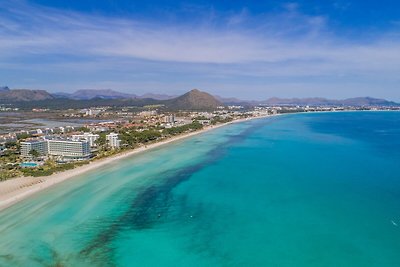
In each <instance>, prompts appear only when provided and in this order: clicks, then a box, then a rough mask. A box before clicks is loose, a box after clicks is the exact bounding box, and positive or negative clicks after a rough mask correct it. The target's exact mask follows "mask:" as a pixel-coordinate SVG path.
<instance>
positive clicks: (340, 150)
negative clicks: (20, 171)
mask: <svg viewBox="0 0 400 267" xmlns="http://www.w3.org/2000/svg"><path fill="white" fill-rule="evenodd" d="M399 162H400V113H396V112H348V113H320V114H297V115H288V116H281V117H275V118H269V119H260V120H253V121H249V122H245V123H240V124H235V125H230V126H227V127H223V128H220V129H217V130H214V131H212V132H208V133H205V134H202V135H199V136H196V137H192V138H190V139H187V140H185V141H180V142H178V143H174V144H171V145H168V146H164V147H162V148H158V149H155V150H152V151H150V152H148V153H144V154H142V155H136V156H134V157H131V158H129V159H125V160H121V161H120V162H118V163H115V164H113V165H108V166H104V167H102V168H101V169H99V170H97V171H96V172H91V173H89V174H86V175H85V176H82V177H79V178H76V179H72V180H69V181H66V182H64V183H62V184H59V185H57V186H55V187H53V188H51V189H49V190H46V191H45V192H43V193H40V195H36V196H34V197H32V198H30V199H28V200H25V201H23V202H21V203H19V204H17V205H15V206H13V207H11V208H9V209H7V210H5V211H3V212H1V213H0V266H27V265H29V266H56V265H57V266H400V256H399V255H400V253H399V251H400V175H399V171H398V165H399ZM396 224H398V226H397V225H396Z"/></svg>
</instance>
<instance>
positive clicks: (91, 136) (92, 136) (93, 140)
mask: <svg viewBox="0 0 400 267" xmlns="http://www.w3.org/2000/svg"><path fill="white" fill-rule="evenodd" d="M82 139H83V140H86V141H89V144H90V146H91V147H95V146H96V140H97V139H99V135H98V134H92V133H84V134H74V135H72V140H74V141H79V140H82Z"/></svg>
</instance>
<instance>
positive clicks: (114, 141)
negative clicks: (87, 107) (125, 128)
mask: <svg viewBox="0 0 400 267" xmlns="http://www.w3.org/2000/svg"><path fill="white" fill-rule="evenodd" d="M106 140H107V142H108V145H109V146H110V147H111V148H119V146H120V143H121V140H119V139H118V134H116V133H110V134H107V135H106Z"/></svg>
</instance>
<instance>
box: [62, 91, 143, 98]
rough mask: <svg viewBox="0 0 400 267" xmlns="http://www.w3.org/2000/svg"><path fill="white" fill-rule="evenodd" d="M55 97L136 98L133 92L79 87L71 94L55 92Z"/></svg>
mask: <svg viewBox="0 0 400 267" xmlns="http://www.w3.org/2000/svg"><path fill="white" fill-rule="evenodd" d="M54 96H55V97H57V98H68V99H74V100H90V99H95V98H100V99H129V98H136V97H137V96H136V95H134V94H127V93H121V92H118V91H114V90H111V89H81V90H78V91H76V92H74V93H72V94H68V93H55V94H54Z"/></svg>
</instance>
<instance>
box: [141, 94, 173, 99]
mask: <svg viewBox="0 0 400 267" xmlns="http://www.w3.org/2000/svg"><path fill="white" fill-rule="evenodd" d="M176 97H177V96H172V95H164V94H152V93H147V94H144V95H141V96H138V98H151V99H155V100H168V99H172V98H176Z"/></svg>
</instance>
